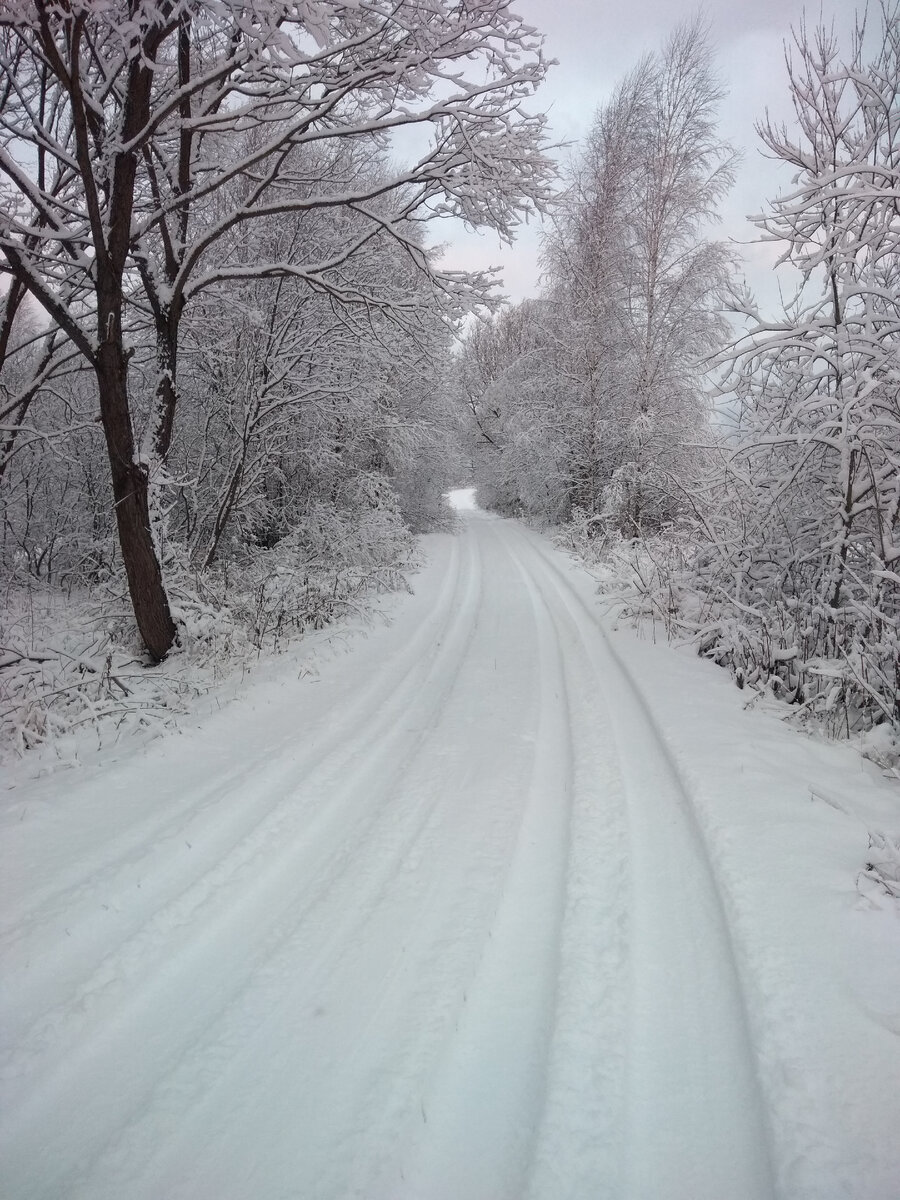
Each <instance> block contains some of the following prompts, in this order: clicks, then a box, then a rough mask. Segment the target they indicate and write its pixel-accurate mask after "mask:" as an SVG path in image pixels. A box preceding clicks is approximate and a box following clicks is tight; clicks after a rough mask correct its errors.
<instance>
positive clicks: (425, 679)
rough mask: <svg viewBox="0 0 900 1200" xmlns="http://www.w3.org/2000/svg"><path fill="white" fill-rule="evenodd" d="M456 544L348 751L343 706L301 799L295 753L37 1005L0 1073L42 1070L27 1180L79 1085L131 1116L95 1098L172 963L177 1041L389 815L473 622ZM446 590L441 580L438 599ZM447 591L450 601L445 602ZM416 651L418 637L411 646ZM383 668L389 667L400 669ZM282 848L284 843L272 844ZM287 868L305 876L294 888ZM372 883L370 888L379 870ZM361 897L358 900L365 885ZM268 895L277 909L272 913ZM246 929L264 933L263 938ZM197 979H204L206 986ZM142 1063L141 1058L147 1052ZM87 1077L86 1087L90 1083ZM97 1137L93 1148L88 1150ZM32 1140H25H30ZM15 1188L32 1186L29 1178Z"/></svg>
mask: <svg viewBox="0 0 900 1200" xmlns="http://www.w3.org/2000/svg"><path fill="white" fill-rule="evenodd" d="M464 553H465V556H466V564H465V567H464V569H462V570H459V569H457V571H456V578H455V580H454V588H453V591H452V592H451V593H450V594H449V595H450V598H449V599H448V600H447V602H446V604H445V605H444V611H443V613H442V626H441V627H439V629H440V636H439V637H438V638H436V639H435V646H436V648H435V651H434V653H433V654H432V655H431V660H430V662H429V663H428V666H427V669H426V670H425V671H424V672H423V671H422V670H421V669H419V670H416V666H417V664H416V663H415V662H413V661H412V660H411V658H410V657H409V656H404V658H405V660H406V664H407V669H405V670H404V671H403V674H402V683H401V686H400V687H399V688H397V689H396V690H394V691H393V693H391V694H390V695H389V696H388V697H387V698H386V700H385V701H384V703H381V704H379V700H380V698H381V695H382V694H383V693H382V688H383V683H381V682H378V683H377V684H373V686H372V687H371V688H369V689H367V692H368V694H367V697H366V702H365V703H362V702H360V703H359V704H357V705H354V714H353V719H356V720H357V721H360V722H361V726H360V727H359V728H358V730H357V734H356V738H355V740H354V742H353V745H352V748H351V749H349V753H348V746H347V741H346V733H347V728H348V725H349V724H350V719H349V718H346V717H345V719H344V720H343V721H341V723H340V727H341V732H336V733H335V734H334V735H332V736H331V737H329V739H328V747H327V748H326V749H323V750H321V751H320V752H319V753H318V754H317V755H316V762H315V766H314V767H313V769H312V772H311V774H310V776H309V778H308V779H306V780H305V781H304V786H303V788H302V791H303V793H304V794H305V796H306V801H307V802H306V803H305V804H303V805H298V804H297V803H296V801H297V799H298V796H297V794H296V786H297V784H296V781H297V777H298V776H299V775H300V774H301V773H302V772H303V769H304V767H305V766H307V764H308V762H309V758H310V757H311V756H308V757H307V760H306V762H304V763H293V764H291V767H290V769H289V770H283V771H281V770H279V771H276V772H273V773H270V774H267V777H266V780H265V784H266V788H267V791H268V789H269V788H270V787H271V783H272V777H273V775H274V778H275V779H277V781H278V788H277V798H276V800H275V802H274V804H272V805H271V806H270V810H269V812H268V813H267V814H266V816H265V817H264V818H263V819H262V820H260V821H258V822H257V823H256V825H255V826H254V827H253V829H252V830H251V831H250V833H249V834H248V835H245V836H244V838H243V839H242V840H241V841H240V842H238V843H236V845H235V846H234V847H233V849H232V850H231V851H230V852H229V853H228V854H226V855H225V856H224V858H223V859H222V861H221V862H219V863H218V864H216V865H215V866H214V867H213V868H212V869H211V870H210V871H208V872H207V873H205V874H204V875H202V876H200V877H199V878H198V879H195V880H193V881H192V882H191V884H190V885H189V886H188V887H187V888H186V889H185V890H184V891H183V892H182V893H181V894H180V895H178V896H177V897H176V898H175V899H174V900H172V901H170V902H169V903H167V904H166V905H165V906H163V907H162V908H160V909H159V910H157V911H156V913H154V915H153V916H152V917H151V918H150V919H149V921H147V922H146V923H145V924H143V925H142V926H140V927H138V929H137V930H136V931H135V932H134V933H133V934H132V936H130V937H129V938H128V939H126V940H125V941H124V942H123V943H121V944H120V945H118V946H117V947H116V949H115V951H114V952H113V953H112V954H111V955H109V956H108V957H107V958H106V959H105V960H104V961H103V962H102V963H101V964H100V966H99V967H98V968H97V969H96V970H95V971H94V972H93V974H92V975H91V976H90V977H89V978H88V979H87V980H86V982H85V983H83V984H82V986H81V987H80V988H79V990H78V991H77V993H76V995H75V996H74V997H67V998H66V1000H65V1001H63V1002H62V1003H61V1004H60V1005H59V1006H58V1008H56V1009H54V1010H52V1011H50V1012H49V1013H47V1014H45V1016H44V1018H43V1019H42V1020H41V1021H40V1022H39V1023H38V1024H37V1026H35V1027H33V1028H32V1030H31V1031H30V1033H29V1034H27V1035H26V1036H25V1037H24V1038H23V1039H22V1040H21V1041H20V1042H19V1043H18V1046H17V1048H16V1051H15V1054H14V1055H12V1056H10V1057H9V1058H8V1059H7V1062H6V1064H5V1067H4V1072H3V1074H4V1079H5V1080H6V1081H9V1080H10V1079H11V1078H16V1077H17V1076H19V1075H21V1076H22V1077H23V1078H25V1077H27V1076H28V1075H37V1077H38V1082H37V1084H36V1086H35V1088H34V1090H33V1091H32V1092H31V1093H30V1094H29V1093H28V1090H27V1087H26V1088H22V1087H21V1083H20V1085H19V1091H20V1096H22V1093H23V1092H24V1093H25V1094H24V1096H23V1097H22V1103H21V1104H20V1106H19V1108H18V1109H17V1112H16V1113H15V1114H13V1115H12V1118H11V1120H10V1121H9V1123H8V1127H7V1128H6V1129H4V1130H3V1133H2V1135H0V1137H2V1141H3V1142H5V1143H7V1144H8V1145H10V1146H15V1152H13V1153H11V1154H10V1155H9V1159H10V1161H12V1160H18V1161H20V1162H21V1164H22V1168H23V1177H22V1181H21V1182H22V1186H23V1188H24V1187H25V1185H26V1181H27V1176H28V1158H29V1155H28V1142H29V1140H30V1139H29V1137H28V1136H27V1133H28V1131H29V1130H30V1131H31V1133H32V1136H33V1135H34V1134H35V1133H36V1132H37V1131H39V1130H40V1129H41V1128H42V1127H43V1128H46V1126H47V1123H48V1120H49V1123H50V1124H51V1125H53V1124H54V1122H53V1119H52V1117H51V1116H50V1114H51V1113H52V1112H53V1111H59V1112H60V1113H62V1112H64V1111H66V1110H67V1109H71V1107H72V1106H73V1105H75V1104H77V1103H78V1101H77V1100H76V1095H77V1096H81V1097H88V1098H89V1099H88V1101H87V1102H88V1104H89V1105H92V1106H93V1107H95V1108H97V1110H98V1113H97V1122H96V1126H97V1127H98V1128H104V1127H105V1128H106V1131H107V1135H108V1132H109V1129H110V1122H111V1121H112V1123H113V1127H116V1128H121V1127H122V1126H123V1125H124V1124H125V1123H126V1122H127V1120H128V1116H129V1114H128V1111H127V1109H126V1107H125V1106H123V1105H122V1096H121V1095H120V1096H119V1097H109V1096H105V1097H104V1096H103V1093H102V1087H101V1086H100V1080H102V1079H103V1078H104V1077H105V1078H108V1077H109V1073H110V1066H109V1064H110V1062H112V1061H123V1062H124V1061H128V1059H129V1055H130V1056H131V1057H132V1058H133V1057H134V1054H135V1050H134V1045H133V1043H134V1039H135V1034H136V1032H137V1031H139V1030H140V1029H141V1028H142V1027H146V1028H147V1029H148V1030H149V1029H150V1028H152V1026H153V1024H154V1020H155V1014H156V1012H157V1010H158V1005H159V1004H161V1003H165V1002H166V999H167V998H168V997H170V996H174V995H176V994H179V983H178V979H179V975H184V976H185V978H187V977H190V978H191V980H192V983H193V988H192V1004H193V1006H194V1010H195V1015H194V1020H193V1022H192V1025H191V1027H190V1029H189V1030H184V1031H182V1042H185V1041H186V1040H189V1038H190V1037H191V1036H193V1035H195V1034H196V1033H197V1032H199V1031H200V1030H201V1029H202V1028H204V1027H205V1026H208V1025H210V1024H214V1023H215V1021H216V1020H217V1018H219V1017H220V1016H221V1014H223V1013H224V1012H226V1011H227V1009H228V1008H229V1007H230V1006H231V1005H233V1004H234V1002H235V997H236V996H237V995H239V994H240V993H241V991H242V990H243V989H245V988H246V987H247V986H248V982H249V980H250V979H251V978H252V976H253V973H254V971H256V970H258V969H259V966H260V963H262V962H265V961H266V960H267V959H269V960H271V958H272V956H273V954H274V953H275V949H274V947H275V946H276V945H277V943H278V942H279V940H282V939H283V938H284V937H285V936H289V931H290V929H291V928H292V927H294V926H295V925H296V922H297V919H298V918H297V905H298V903H299V902H300V897H301V895H302V893H303V890H304V889H307V891H311V894H308V895H307V897H306V902H305V904H304V905H302V906H301V908H300V914H301V916H302V914H303V913H304V912H307V911H308V910H309V909H310V908H312V907H313V906H314V905H315V904H316V903H317V902H318V901H319V900H320V899H321V897H322V895H324V894H325V893H326V892H327V890H328V889H329V888H330V887H333V886H335V883H336V881H337V880H339V879H340V878H341V876H342V874H343V873H344V872H345V871H346V870H347V869H348V867H349V865H350V864H351V863H352V862H353V852H354V849H356V850H358V848H359V847H360V846H362V845H364V844H365V843H366V841H367V839H368V838H370V837H371V833H372V827H373V825H374V823H375V821H376V820H377V819H378V818H379V817H381V818H382V819H386V816H385V813H384V812H382V811H381V809H380V808H379V805H378V804H377V803H376V802H375V801H376V800H377V798H379V797H380V798H384V796H385V795H386V793H387V792H388V790H389V788H390V785H391V782H392V781H393V780H394V779H395V778H396V777H397V776H398V775H400V774H402V772H403V771H404V770H405V769H406V767H407V766H408V762H409V760H410V758H411V757H412V756H413V755H414V754H415V753H416V750H417V748H418V747H419V745H420V744H421V743H422V741H423V740H424V738H425V737H426V736H427V733H428V730H429V729H430V728H432V727H433V725H434V723H435V722H436V720H437V715H438V713H439V711H440V708H441V705H442V704H443V703H444V702H445V700H446V697H447V695H448V693H449V691H450V689H451V688H452V685H453V681H454V680H455V677H456V674H457V672H458V664H459V663H460V662H461V661H462V660H463V658H464V651H465V647H466V646H467V644H468V642H469V641H470V640H471V637H472V634H473V631H474V628H475V621H476V617H477V612H478V603H479V594H480V586H481V584H480V575H481V568H480V561H479V559H478V555H477V552H476V551H475V549H474V547H473V546H472V545H470V544H469V543H468V540H466V543H465V549H464ZM447 594H448V592H447V589H446V588H445V589H444V595H445V597H446V596H447ZM457 599H458V600H459V603H456V602H455V601H456V600H457ZM414 653H415V646H413V647H412V648H411V649H410V650H409V655H412V654H414ZM392 674H393V676H394V678H397V674H398V672H396V671H394V672H392ZM414 704H417V709H416V711H417V717H418V719H419V720H420V721H421V720H422V718H423V717H424V718H425V727H424V728H423V729H419V730H414V731H412V732H409V731H408V730H404V729H403V728H400V729H397V728H396V723H397V720H398V718H399V717H401V716H402V715H403V714H404V713H405V712H406V711H408V710H409V708H410V707H411V706H413V705H414ZM342 734H343V736H344V738H345V742H344V746H343V748H341V753H340V763H338V764H337V765H335V764H331V763H330V762H329V754H330V753H331V754H333V753H334V751H335V750H336V749H338V748H339V746H340V739H341V736H342ZM348 762H349V763H350V764H351V766H350V770H349V772H348V771H347V766H348ZM354 763H355V765H353V764H354ZM336 770H339V772H340V774H341V776H342V778H343V785H342V786H341V787H340V788H339V790H338V792H337V793H336V794H333V795H332V794H330V791H331V789H332V788H333V786H334V774H335V771H336ZM316 800H318V801H319V802H320V807H319V808H318V810H317V811H316V812H315V813H314V814H313V816H312V821H311V823H305V820H304V819H305V817H306V816H308V815H309V810H310V809H311V808H313V807H314V803H315V801H316ZM423 804H424V801H423ZM426 808H427V806H426ZM410 819H411V820H412V822H413V832H412V840H414V839H415V837H416V836H417V834H418V832H420V831H421V829H422V828H423V827H424V824H425V822H426V821H427V811H426V812H425V813H424V814H422V813H421V812H419V811H416V812H414V813H413V814H411V817H410ZM388 823H390V822H388ZM348 828H349V829H350V832H351V837H350V838H349V839H348V838H347V836H346V835H347V832H348ZM294 839H296V841H295V840H294ZM323 840H324V841H326V842H327V841H330V842H331V844H332V846H333V849H332V851H331V852H330V857H328V856H327V861H326V863H325V865H320V867H319V870H318V873H317V874H316V875H315V879H316V881H317V882H316V883H315V884H314V885H313V888H312V889H311V890H310V889H309V888H308V885H307V883H306V882H305V871H304V867H305V868H306V869H307V870H308V868H309V867H310V866H311V865H313V862H314V861H315V860H313V859H310V850H311V851H312V852H313V853H315V855H316V858H321V846H322V843H323ZM408 845H409V839H408V840H407V842H406V843H401V845H400V847H399V848H398V850H397V852H396V853H395V855H394V857H393V858H389V859H388V861H387V864H386V869H387V870H390V869H392V868H393V866H394V865H395V862H396V859H397V856H398V854H400V855H402V853H403V851H404V849H407V848H408ZM279 846H281V847H284V848H281V849H273V848H275V847H279ZM292 877H295V878H296V879H298V880H300V881H301V882H300V883H299V884H297V883H295V884H294V886H291V879H292ZM375 886H376V889H377V886H378V884H377V882H376V884H375ZM360 902H361V903H362V904H364V903H365V894H363V896H362V897H361V901H360ZM273 903H275V904H276V905H277V910H278V912H280V914H281V915H280V917H276V918H275V919H274V921H273V915H272V904H273ZM236 927H238V928H243V929H245V930H246V933H245V938H244V945H243V947H242V950H241V954H243V955H244V957H241V954H237V953H236V949H235V945H234V937H233V934H234V930H235V928H236ZM273 929H274V932H273ZM256 930H265V931H266V933H265V934H264V936H263V937H262V938H259V937H258V936H257V934H256V932H255V931H256ZM223 958H224V959H225V960H226V961H228V962H229V963H230V964H231V967H232V970H231V974H230V978H229V987H228V989H227V990H226V991H225V992H223V991H222V990H221V988H220V987H219V985H218V981H217V977H216V971H215V968H216V964H217V963H219V962H221V961H222V959H223ZM205 979H208V980H209V982H208V984H204V980H205ZM182 1049H183V1046H182V1045H173V1044H169V1045H167V1046H166V1048H165V1054H160V1056H159V1057H158V1059H157V1061H156V1062H155V1063H154V1064H153V1076H152V1078H151V1079H146V1078H145V1079H144V1081H143V1083H142V1086H140V1087H138V1086H137V1076H138V1075H139V1071H136V1072H135V1078H134V1079H133V1080H132V1086H131V1088H130V1099H131V1106H132V1109H133V1110H134V1111H135V1112H137V1113H138V1114H140V1112H141V1111H142V1109H143V1107H144V1106H145V1105H146V1103H147V1102H148V1097H149V1095H150V1094H152V1091H153V1089H154V1088H155V1087H156V1086H157V1085H158V1084H159V1081H160V1079H161V1078H163V1077H164V1076H165V1074H166V1071H167V1069H169V1068H171V1067H172V1066H174V1065H175V1064H176V1063H177V1061H178V1060H179V1059H180V1058H181V1057H182ZM138 1053H139V1054H140V1055H141V1057H142V1058H144V1057H145V1055H146V1051H138ZM42 1063H43V1064H44V1066H43V1067H41V1064H42ZM142 1065H143V1066H144V1068H145V1069H146V1065H147V1064H146V1062H145V1061H144V1062H143V1063H142ZM48 1066H49V1069H48ZM36 1067H37V1069H36ZM94 1079H96V1081H97V1086H96V1088H94V1087H92V1080H94ZM113 1108H115V1110H116V1111H115V1112H113V1111H112V1109H113ZM38 1136H40V1135H39V1134H38ZM101 1149H102V1147H101V1146H98V1147H95V1149H94V1153H95V1154H96V1153H99V1152H100V1150H101ZM35 1150H36V1147H33V1148H32V1152H34V1151H35ZM89 1156H90V1152H89V1148H87V1147H85V1146H82V1145H79V1146H75V1145H74V1144H73V1145H72V1146H70V1147H69V1152H68V1154H61V1155H60V1158H61V1159H70V1160H71V1159H74V1160H75V1161H77V1160H78V1159H79V1158H80V1159H81V1160H82V1161H84V1160H85V1159H86V1158H87V1157H89ZM13 1177H14V1178H15V1175H13ZM17 1194H21V1195H23V1196H24V1195H28V1194H31V1193H30V1192H29V1191H28V1190H27V1188H26V1190H23V1191H21V1193H17ZM47 1194H53V1193H47Z"/></svg>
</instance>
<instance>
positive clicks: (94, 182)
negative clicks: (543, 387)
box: [0, 0, 554, 747]
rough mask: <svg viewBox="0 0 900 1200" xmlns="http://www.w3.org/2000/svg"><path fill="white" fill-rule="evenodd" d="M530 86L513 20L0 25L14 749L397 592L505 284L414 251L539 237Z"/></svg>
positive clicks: (57, 13) (199, 12) (449, 457)
mask: <svg viewBox="0 0 900 1200" xmlns="http://www.w3.org/2000/svg"><path fill="white" fill-rule="evenodd" d="M545 70H546V65H545V63H544V61H543V59H542V56H541V49H540V37H539V35H538V34H536V33H535V31H533V30H532V29H530V28H529V27H528V26H526V25H524V24H523V23H522V21H521V20H520V19H519V18H518V17H516V16H515V15H514V14H513V13H511V12H510V11H509V3H508V0H484V2H483V3H479V4H477V5H470V4H460V5H453V6H451V5H447V4H444V3H443V2H441V0H348V2H347V3H341V2H340V0H327V2H326V0H322V2H321V3H320V2H319V0H311V2H307V0H304V2H303V3H297V4H293V3H282V2H281V0H279V2H277V3H275V2H272V0H247V2H246V3H242V4H224V5H218V4H216V5H210V4H205V3H201V2H199V0H104V2H103V3H97V2H96V0H72V2H71V3H66V4H64V5H61V4H57V3H52V2H50V0H28V2H25V0H22V2H19V0H16V2H14V3H3V2H0V275H2V279H0V503H2V531H0V571H2V574H3V577H4V585H5V586H4V592H3V597H2V603H3V615H2V618H0V625H2V628H0V634H2V636H0V644H2V646H3V650H2V651H0V740H2V737H3V735H4V730H5V731H6V732H7V733H8V732H9V730H10V728H12V732H13V735H14V739H13V740H14V741H16V743H17V744H18V745H19V746H20V747H22V746H25V745H28V744H31V743H32V742H34V741H36V740H40V739H41V737H43V736H44V734H45V733H46V731H47V729H48V727H49V725H51V724H52V723H53V721H54V720H56V718H57V717H59V720H58V722H57V723H58V725H59V727H60V728H65V727H66V723H67V721H68V720H69V717H71V712H69V709H70V708H71V705H70V704H69V701H70V700H71V698H72V697H79V699H80V702H82V703H83V704H85V705H87V704H88V699H90V702H91V703H90V705H89V706H88V714H87V716H88V718H90V719H92V714H93V712H94V710H95V709H96V707H97V704H100V707H101V708H104V709H106V708H108V707H109V706H110V705H109V703H108V702H109V701H111V700H116V701H117V702H119V703H120V704H123V705H125V706H126V707H127V702H126V700H125V697H126V696H127V695H128V694H130V692H131V691H133V690H134V685H133V683H131V682H129V679H131V678H132V676H128V677H127V678H126V675H125V674H124V673H123V672H122V671H119V672H118V673H117V668H116V664H117V663H119V662H120V660H121V659H122V654H127V655H130V657H131V658H132V659H133V658H134V657H135V654H137V658H138V659H139V660H140V659H141V658H142V657H143V660H144V662H146V663H153V662H159V661H161V660H163V659H166V658H167V656H169V653H170V651H171V650H172V648H173V646H179V647H180V649H181V651H182V652H184V651H185V650H187V649H189V648H191V647H192V646H194V647H196V646H197V645H199V644H200V643H203V642H204V641H208V642H209V643H210V645H211V646H212V645H213V644H214V645H215V647H216V648H217V649H218V650H224V651H225V652H226V653H227V652H228V651H229V648H234V647H235V646H236V645H237V644H238V643H241V644H244V645H249V646H251V647H255V648H256V649H257V650H258V649H259V648H261V647H262V646H263V645H266V644H271V643H272V641H273V639H277V638H279V637H280V636H282V635H283V634H284V633H285V632H286V631H288V630H289V629H292V628H301V629H302V628H304V627H306V626H308V625H320V624H322V623H323V622H325V621H327V620H328V619H329V618H330V616H332V615H333V613H334V612H335V611H337V610H338V609H340V608H341V607H342V606H344V607H346V606H347V605H348V604H351V603H352V602H353V599H354V597H355V596H357V595H358V594H359V593H360V591H361V590H364V589H365V588H367V587H380V586H396V585H397V583H398V582H399V581H400V580H401V579H402V568H403V567H404V566H406V565H408V564H409V562H410V558H411V555H412V552H413V538H412V532H413V531H415V530H418V529H421V528H423V527H425V526H427V525H428V524H429V523H431V522H434V521H435V520H438V519H440V516H441V513H440V493H441V491H442V490H443V489H444V488H445V487H446V486H448V484H450V483H452V482H454V479H455V470H454V468H455V463H456V461H457V455H458V448H457V443H458V430H457V424H456V418H455V416H454V415H453V412H452V404H451V403H450V402H449V400H448V398H447V392H446V381H447V378H448V375H449V361H450V354H451V348H452V345H453V339H454V337H455V333H456V329H457V327H458V323H459V321H460V319H461V318H462V316H463V315H464V314H466V313H467V312H468V311H470V310H471V308H472V307H474V306H478V305H482V304H484V303H486V302H487V303H488V304H489V303H491V300H490V297H491V295H492V288H493V286H494V285H493V281H492V280H491V279H490V278H489V277H488V276H487V275H486V274H484V273H478V272H475V273H464V272H454V271H445V270H441V269H439V268H438V266H437V265H436V259H435V257H434V255H433V254H432V252H431V251H429V250H428V248H427V243H426V240H425V229H426V227H427V225H428V223H429V222H430V221H432V220H438V221H439V220H440V219H441V218H442V217H456V218H461V219H463V220H465V221H466V222H468V223H469V224H470V225H471V226H474V227H488V228H491V229H493V230H495V231H497V232H499V234H500V235H501V236H503V237H510V236H511V235H512V233H513V231H514V229H515V227H516V225H517V223H518V222H519V220H520V219H521V218H522V217H523V216H524V215H525V214H526V213H527V212H529V211H531V212H533V211H535V210H536V209H538V210H540V209H543V208H544V207H545V206H546V203H547V201H548V199H549V198H550V195H551V183H552V180H553V177H554V166H553V164H552V162H551V161H550V159H549V158H548V157H547V156H546V155H545V154H544V151H543V149H542V147H543V143H544V132H543V127H544V118H543V117H542V116H540V115H533V114H532V113H531V112H530V111H529V108H528V103H529V101H530V100H531V98H532V96H533V94H534V92H535V89H536V88H537V86H538V85H539V84H540V82H541V80H542V78H543V76H544V73H545ZM409 128H413V129H415V130H417V131H418V133H417V135H416V137H415V138H409V137H407V138H404V139H402V140H399V141H398V140H397V139H398V134H403V133H404V131H405V130H406V129H409ZM401 151H402V157H401ZM61 596H64V597H65V598H66V605H67V607H66V611H65V612H64V613H60V612H59V611H58V606H57V610H56V611H55V612H53V611H51V610H52V609H54V598H55V599H56V600H58V599H59V598H60V597H61ZM79 606H80V607H79ZM40 613H42V614H43V615H40ZM135 626H136V630H135ZM73 630H77V631H79V636H78V637H75V635H74V634H73ZM136 631H137V633H138V634H139V640H136V638H135V632H136ZM110 639H111V641H110ZM120 651H121V652H122V653H120ZM48 664H50V665H49V666H48ZM53 672H56V674H54V673H53ZM132 675H133V671H132ZM85 681H88V683H90V684H91V688H93V692H92V693H91V696H90V697H88V696H87V692H86V690H85V687H83V686H82V684H83V683H84V682H85ZM95 685H96V686H95ZM88 690H90V689H88ZM51 697H52V698H53V699H52V700H51V699H50V698H51ZM32 701H34V702H33V703H32ZM61 710H66V711H65V713H63V712H62V711H61ZM86 719H87V718H86Z"/></svg>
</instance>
